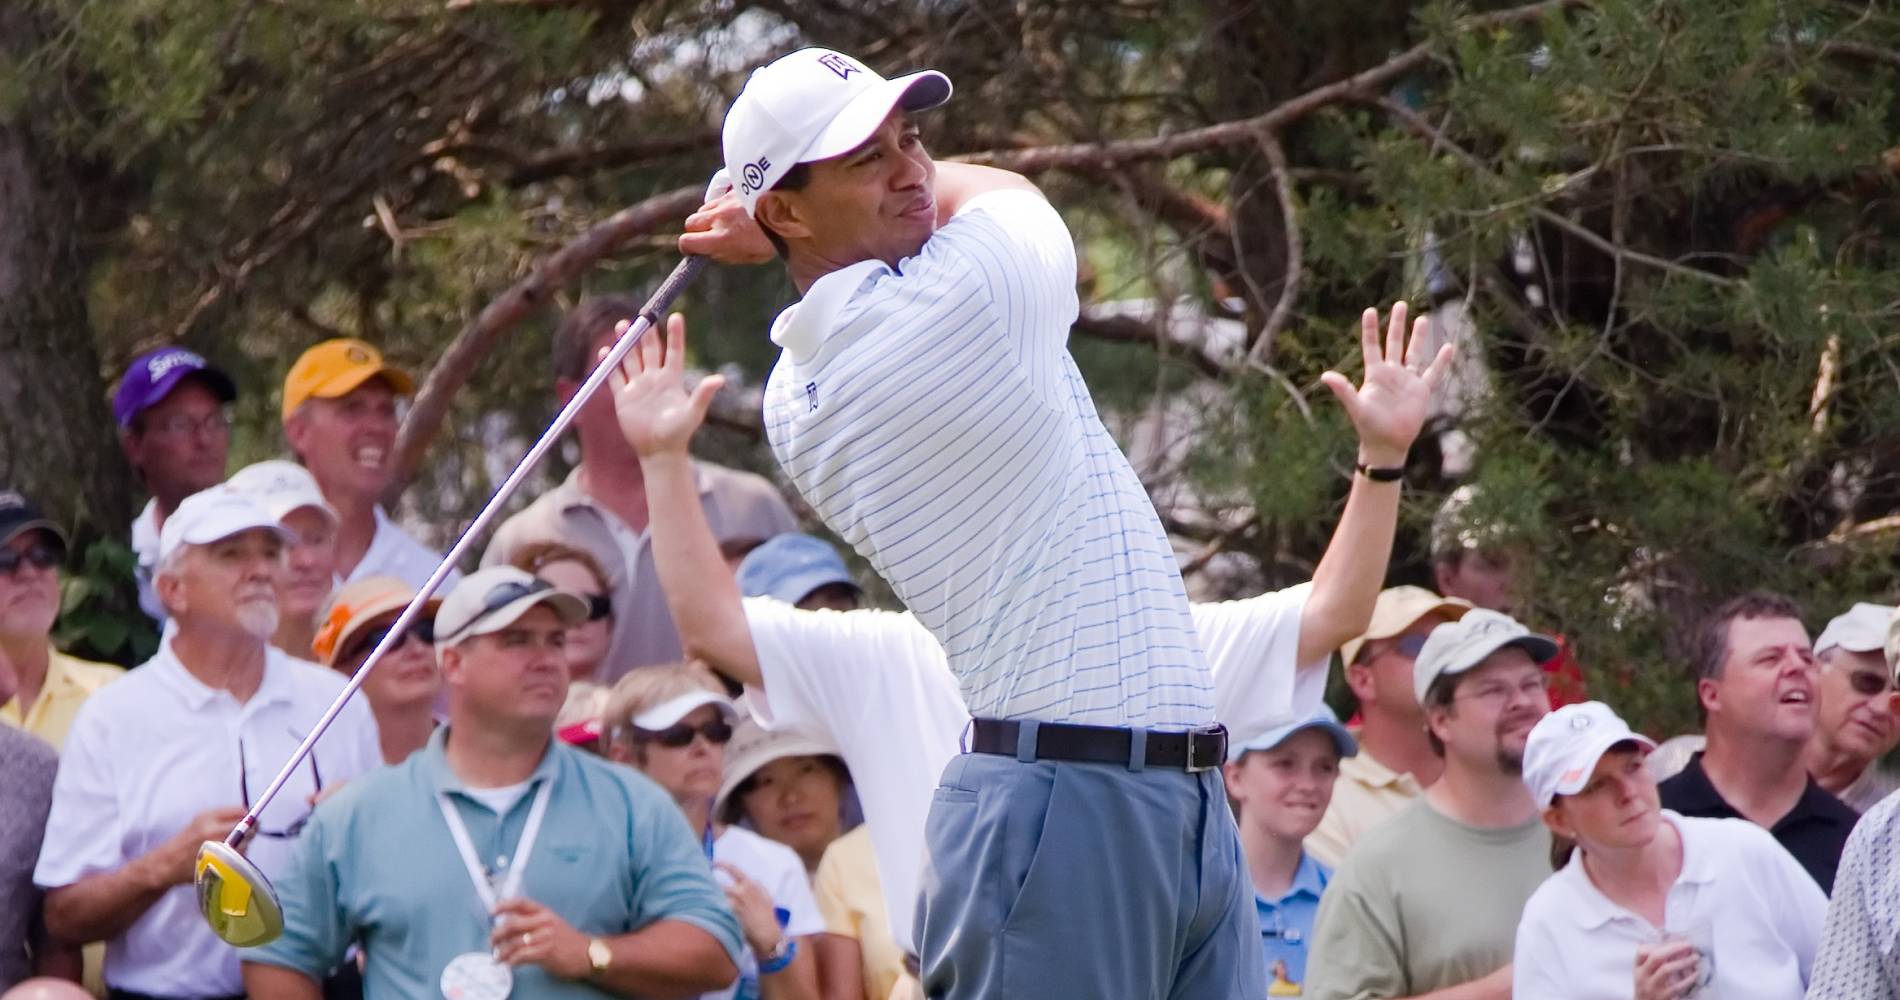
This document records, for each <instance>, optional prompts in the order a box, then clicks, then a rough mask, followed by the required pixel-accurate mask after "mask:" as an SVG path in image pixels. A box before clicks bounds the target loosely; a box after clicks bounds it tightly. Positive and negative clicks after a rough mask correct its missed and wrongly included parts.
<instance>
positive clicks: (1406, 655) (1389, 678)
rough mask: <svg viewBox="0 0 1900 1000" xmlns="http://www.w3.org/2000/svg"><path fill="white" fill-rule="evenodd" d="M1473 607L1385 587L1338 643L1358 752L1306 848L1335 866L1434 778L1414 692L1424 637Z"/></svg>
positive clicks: (1437, 761)
mask: <svg viewBox="0 0 1900 1000" xmlns="http://www.w3.org/2000/svg"><path fill="white" fill-rule="evenodd" d="M1469 610H1471V605H1470V604H1468V603H1466V602H1464V601H1461V600H1459V599H1458V598H1455V597H1440V596H1438V595H1437V594H1434V593H1432V592H1431V591H1429V590H1426V589H1425V588H1423V587H1391V588H1388V589H1387V590H1385V591H1383V592H1381V593H1380V594H1379V600H1378V602H1377V603H1375V604H1374V605H1373V609H1372V623H1371V625H1369V626H1368V627H1367V628H1366V634H1365V635H1362V636H1360V637H1359V638H1357V639H1353V640H1352V641H1350V642H1348V643H1346V644H1345V645H1344V646H1341V647H1340V648H1339V659H1340V662H1341V663H1342V664H1344V666H1345V676H1346V683H1347V684H1348V685H1350V686H1351V687H1352V693H1353V695H1354V696H1355V697H1357V698H1358V701H1359V718H1358V720H1357V725H1356V726H1355V727H1354V735H1355V736H1356V737H1357V738H1358V740H1359V750H1360V753H1359V755H1358V756H1356V757H1347V758H1345V759H1343V760H1341V761H1340V762H1339V782H1338V784H1337V785H1335V786H1334V788H1333V800H1332V804H1331V805H1329V806H1327V807H1326V815H1325V817H1324V818H1322V819H1321V820H1320V823H1319V828H1318V829H1316V830H1314V831H1313V832H1312V833H1311V834H1309V835H1308V836H1307V838H1306V850H1307V852H1308V853H1309V854H1311V855H1313V857H1315V858H1317V859H1319V861H1320V862H1321V863H1322V864H1325V865H1328V866H1330V867H1335V868H1336V867H1338V866H1339V864H1340V863H1341V862H1343V861H1344V860H1345V859H1346V854H1347V853H1348V852H1349V851H1350V850H1351V849H1352V845H1353V844H1354V843H1356V842H1357V841H1358V840H1359V838H1360V836H1361V835H1363V834H1365V833H1366V831H1368V830H1370V829H1372V828H1373V827H1375V826H1377V825H1379V824H1380V823H1382V822H1384V821H1385V820H1386V819H1387V818H1389V817H1391V816H1392V815H1394V814H1395V813H1397V812H1399V811H1400V810H1401V809H1404V808H1405V807H1406V806H1407V805H1410V804H1411V803H1412V801H1413V800H1414V799H1417V798H1418V797H1419V796H1421V795H1423V794H1424V791H1425V786H1427V785H1430V784H1431V783H1432V782H1433V781H1435V780H1437V778H1438V772H1439V771H1440V770H1442V769H1443V767H1444V761H1443V759H1442V758H1440V757H1439V756H1438V755H1437V754H1434V753H1432V748H1431V744H1430V743H1429V742H1428V741H1427V740H1426V738H1425V710H1424V709H1423V708H1421V707H1419V703H1418V697H1417V696H1416V695H1415V694H1414V693H1413V691H1412V669H1413V663H1414V661H1416V660H1417V658H1418V652H1419V650H1420V649H1421V648H1422V647H1423V646H1424V644H1425V637H1426V636H1428V635H1430V634H1431V633H1432V630H1433V629H1435V628H1437V627H1438V626H1440V625H1442V624H1444V623H1446V622H1451V621H1457V620H1458V619H1460V618H1462V617H1464V613H1465V612H1466V611H1469Z"/></svg>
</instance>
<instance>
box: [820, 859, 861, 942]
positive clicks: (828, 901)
mask: <svg viewBox="0 0 1900 1000" xmlns="http://www.w3.org/2000/svg"><path fill="white" fill-rule="evenodd" d="M837 847H838V845H837V843H833V844H832V845H831V846H830V847H828V848H826V849H825V856H824V857H823V858H821V859H819V862H818V874H817V875H816V876H815V877H814V878H813V879H812V886H811V888H812V896H813V897H814V898H815V900H816V902H817V904H818V912H819V913H820V914H822V915H823V916H824V919H825V933H827V934H836V935H838V936H839V937H847V938H850V939H851V940H853V941H857V940H859V939H861V938H862V937H863V934H864V932H863V931H862V930H860V929H859V927H858V917H857V914H856V913H853V912H852V910H851V903H850V901H849V897H850V890H849V888H848V887H847V885H846V882H845V872H844V868H845V864H844V859H843V858H841V857H839V855H838V850H837Z"/></svg>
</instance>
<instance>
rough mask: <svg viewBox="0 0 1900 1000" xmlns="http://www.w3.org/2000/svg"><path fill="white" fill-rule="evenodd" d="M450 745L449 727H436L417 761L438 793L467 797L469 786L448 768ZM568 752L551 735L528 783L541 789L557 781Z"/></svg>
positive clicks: (444, 725) (529, 776) (563, 745)
mask: <svg viewBox="0 0 1900 1000" xmlns="http://www.w3.org/2000/svg"><path fill="white" fill-rule="evenodd" d="M448 741H449V726H448V725H447V724H446V723H445V724H443V725H440V726H437V727H435V732H433V733H430V734H429V742H428V743H426V744H424V745H423V747H422V751H421V753H420V755H419V756H418V758H417V759H418V760H419V761H420V762H421V767H422V773H423V775H424V776H425V777H426V779H427V781H428V783H429V785H430V787H431V788H433V789H434V790H436V791H438V792H453V793H455V794H457V795H466V794H467V793H468V786H467V785H466V784H464V783H463V782H462V779H461V778H460V777H459V776H458V775H457V774H456V773H455V769H454V768H452V767H450V766H449V758H448V752H447V748H448ZM565 749H566V744H563V743H562V742H561V741H560V740H558V739H554V738H553V737H552V731H550V738H549V739H548V749H547V752H546V753H543V754H542V755H541V763H539V764H536V765H535V767H534V771H533V773H531V774H529V775H528V781H529V782H530V783H531V784H532V785H539V784H540V783H541V782H543V781H552V780H553V779H554V778H555V777H557V776H558V775H559V774H560V772H561V754H562V752H563V750H565Z"/></svg>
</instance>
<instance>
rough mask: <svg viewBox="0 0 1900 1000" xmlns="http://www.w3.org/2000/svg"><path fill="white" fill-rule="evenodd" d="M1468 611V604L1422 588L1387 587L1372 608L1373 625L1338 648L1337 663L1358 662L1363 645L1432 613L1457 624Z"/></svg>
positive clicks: (1393, 633) (1389, 634)
mask: <svg viewBox="0 0 1900 1000" xmlns="http://www.w3.org/2000/svg"><path fill="white" fill-rule="evenodd" d="M1471 608H1472V604H1471V602H1470V601H1467V600H1463V599H1462V598H1457V597H1440V596H1438V595H1437V594H1434V593H1432V592H1431V591H1429V590H1426V589H1425V588H1424V587H1412V586H1405V587H1387V588H1386V589H1384V590H1382V591H1380V592H1379V600H1378V601H1377V602H1376V603H1374V604H1373V606H1372V624H1370V625H1368V626H1367V627H1366V634H1365V635H1362V636H1360V637H1358V638H1356V639H1348V640H1346V644H1345V645H1343V646H1340V647H1339V662H1340V663H1341V665H1351V663H1352V661H1354V660H1355V659H1358V657H1359V650H1361V649H1363V648H1364V647H1365V645H1366V643H1368V642H1371V641H1372V640H1374V639H1390V638H1392V637H1393V636H1395V635H1398V634H1399V633H1401V632H1403V631H1405V630H1406V629H1408V628H1411V627H1412V624H1413V623H1414V622H1416V621H1418V620H1419V619H1420V618H1423V617H1425V616H1426V615H1429V614H1431V613H1432V612H1434V611H1436V612H1438V613H1439V614H1442V615H1444V616H1445V617H1446V618H1449V619H1451V620H1452V621H1457V620H1458V619H1460V618H1463V617H1464V616H1465V612H1467V611H1470V610H1471Z"/></svg>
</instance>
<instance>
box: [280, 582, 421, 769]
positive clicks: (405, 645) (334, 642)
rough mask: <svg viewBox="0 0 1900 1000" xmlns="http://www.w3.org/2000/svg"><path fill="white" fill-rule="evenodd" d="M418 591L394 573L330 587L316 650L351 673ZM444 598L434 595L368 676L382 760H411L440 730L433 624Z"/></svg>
mask: <svg viewBox="0 0 1900 1000" xmlns="http://www.w3.org/2000/svg"><path fill="white" fill-rule="evenodd" d="M415 596H416V588H414V587H411V586H409V585H408V584H406V583H404V582H402V581H401V580H398V579H396V578H395V577H393V576H372V577H366V578H364V579H361V580H358V581H356V582H355V583H352V584H349V585H348V586H346V587H344V588H343V589H341V590H339V591H337V592H336V593H335V594H332V595H331V596H330V601H329V603H328V604H326V605H324V608H323V611H322V613H321V614H320V615H318V622H319V623H320V624H319V626H318V628H317V636H316V639H315V641H313V642H312V643H311V649H312V651H313V652H315V653H316V656H317V659H318V661H319V662H321V663H322V664H323V665H324V666H326V667H329V668H330V669H332V670H335V671H337V672H338V673H341V674H343V675H344V676H345V677H349V676H353V675H354V674H355V673H356V671H357V670H359V669H361V668H362V666H363V661H365V660H367V659H369V654H370V651H371V650H374V649H375V648H376V644H377V643H379V642H381V641H382V640H383V637H384V636H385V635H386V634H387V633H388V631H389V629H390V627H391V626H393V625H394V624H395V622H396V618H397V617H398V616H400V615H401V614H402V610H403V609H404V608H406V607H408V606H409V602H410V601H411V600H412V599H414V597H415ZM441 603H442V602H441V601H440V600H431V601H429V603H428V604H427V605H426V606H425V607H424V609H423V613H422V614H421V615H420V616H419V617H417V619H416V620H415V622H414V623H413V624H411V625H410V627H409V631H408V634H407V635H406V636H404V637H403V641H402V642H401V644H399V645H397V646H396V647H395V648H394V649H391V650H390V651H389V652H388V653H387V654H386V655H384V657H383V659H382V662H380V663H378V664H377V665H376V669H375V670H372V671H370V673H369V676H368V677H365V678H363V697H365V698H367V699H369V710H370V713H371V714H373V715H375V716H376V733H377V736H378V737H380V738H381V740H382V747H383V762H384V763H387V764H400V763H402V762H403V761H405V760H408V759H409V755H410V754H412V753H415V752H416V751H417V750H420V749H422V745H423V744H424V743H427V742H429V734H430V733H433V732H435V700H436V694H437V692H439V691H440V690H441V688H442V677H441V675H440V674H438V673H437V672H436V665H435V646H434V641H435V636H434V633H433V629H432V628H431V624H432V622H433V621H434V619H435V609H436V606H437V605H439V604H441Z"/></svg>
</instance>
